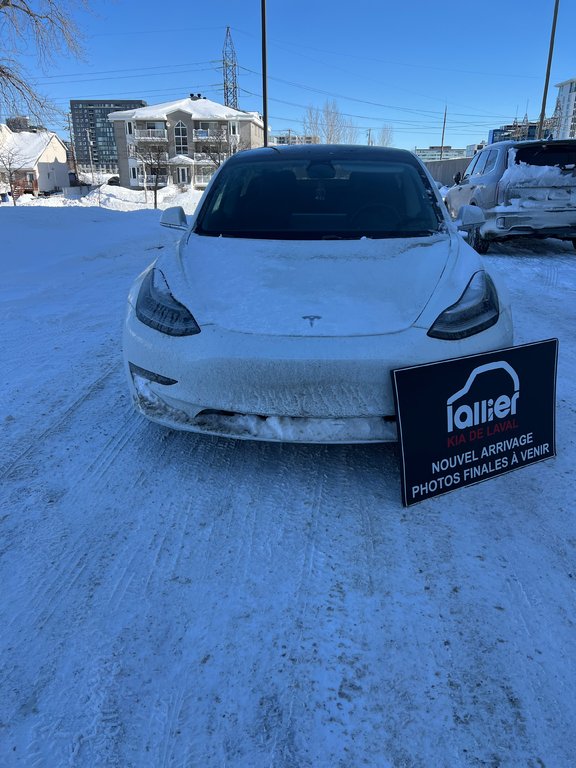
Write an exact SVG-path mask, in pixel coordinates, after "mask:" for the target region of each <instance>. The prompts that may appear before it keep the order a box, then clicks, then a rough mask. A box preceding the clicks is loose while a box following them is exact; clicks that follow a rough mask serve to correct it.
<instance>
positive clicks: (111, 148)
mask: <svg viewBox="0 0 576 768" xmlns="http://www.w3.org/2000/svg"><path fill="white" fill-rule="evenodd" d="M145 106H146V102H145V101H142V100H140V99H103V100H102V101H99V100H96V99H72V100H71V101H70V113H71V115H72V132H73V136H74V149H75V152H76V163H77V164H78V165H79V166H80V167H84V168H90V167H91V166H92V167H93V168H94V169H95V170H103V171H107V172H110V173H117V172H118V150H117V149H116V141H115V139H114V128H113V126H112V123H110V122H109V121H108V115H109V114H110V113H111V112H118V111H120V110H125V109H139V108H140V107H145Z"/></svg>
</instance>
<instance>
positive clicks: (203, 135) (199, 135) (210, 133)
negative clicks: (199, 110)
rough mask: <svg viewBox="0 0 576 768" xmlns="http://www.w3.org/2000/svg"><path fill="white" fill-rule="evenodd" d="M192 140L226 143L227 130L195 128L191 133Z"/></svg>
mask: <svg viewBox="0 0 576 768" xmlns="http://www.w3.org/2000/svg"><path fill="white" fill-rule="evenodd" d="M192 138H193V139H194V141H214V142H216V141H228V129H227V128H220V129H219V130H213V129H210V130H205V129H203V128H195V129H194V130H193V131H192Z"/></svg>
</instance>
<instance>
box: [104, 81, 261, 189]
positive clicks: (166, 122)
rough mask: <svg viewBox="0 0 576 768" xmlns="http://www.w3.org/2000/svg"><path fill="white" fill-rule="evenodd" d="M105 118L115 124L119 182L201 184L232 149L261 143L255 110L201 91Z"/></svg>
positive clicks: (128, 184) (135, 185)
mask: <svg viewBox="0 0 576 768" xmlns="http://www.w3.org/2000/svg"><path fill="white" fill-rule="evenodd" d="M108 120H110V122H112V123H113V125H114V135H115V139H116V146H117V148H118V169H119V175H120V184H121V185H122V186H124V187H133V188H142V187H145V186H146V187H153V186H165V185H167V184H169V183H175V184H186V185H192V186H194V187H197V188H203V187H205V186H206V184H207V183H208V181H209V180H210V178H211V176H212V174H213V173H214V171H215V170H216V168H218V166H219V165H220V164H221V163H222V162H223V161H224V160H225V159H226V158H227V157H229V156H230V155H231V154H234V153H235V152H237V151H238V150H240V149H250V148H252V147H261V146H262V145H263V144H264V124H263V122H262V118H261V117H260V115H258V113H256V112H244V111H242V110H238V109H233V108H232V107H226V106H224V105H223V104H218V103H217V102H215V101H210V100H209V99H206V98H203V97H202V96H201V95H200V94H190V97H189V98H186V99H180V100H178V101H171V102H167V103H164V104H156V105H153V106H148V107H142V108H139V109H130V110H123V111H121V112H113V113H112V114H110V115H108Z"/></svg>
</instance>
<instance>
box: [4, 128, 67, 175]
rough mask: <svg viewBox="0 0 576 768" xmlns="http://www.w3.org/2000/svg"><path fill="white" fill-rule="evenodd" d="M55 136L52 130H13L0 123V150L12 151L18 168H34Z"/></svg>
mask: <svg viewBox="0 0 576 768" xmlns="http://www.w3.org/2000/svg"><path fill="white" fill-rule="evenodd" d="M54 136H56V134H55V133H52V131H38V132H31V131H18V132H13V131H11V130H10V128H8V126H7V125H0V152H1V151H2V150H5V151H6V150H7V151H10V152H13V153H14V159H15V160H16V164H17V165H18V167H19V169H20V170H25V169H28V168H30V169H31V168H34V167H35V166H36V163H37V162H38V160H39V159H40V156H41V155H42V153H43V152H44V150H45V149H46V147H47V146H48V144H50V142H51V141H52V138H53V137H54Z"/></svg>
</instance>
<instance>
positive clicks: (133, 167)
mask: <svg viewBox="0 0 576 768" xmlns="http://www.w3.org/2000/svg"><path fill="white" fill-rule="evenodd" d="M130 175H131V176H132V178H133V179H135V178H136V167H135V166H134V165H133V166H132V168H130Z"/></svg>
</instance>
